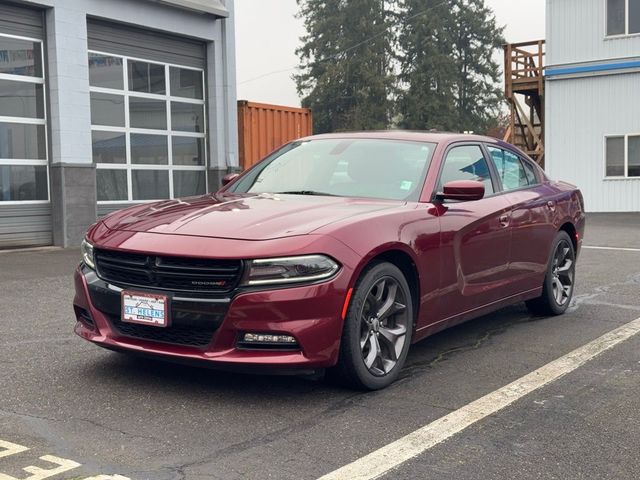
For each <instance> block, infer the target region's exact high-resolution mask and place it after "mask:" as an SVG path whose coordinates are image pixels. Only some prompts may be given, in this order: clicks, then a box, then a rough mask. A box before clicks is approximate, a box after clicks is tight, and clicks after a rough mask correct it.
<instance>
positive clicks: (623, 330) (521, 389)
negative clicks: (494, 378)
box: [319, 318, 640, 480]
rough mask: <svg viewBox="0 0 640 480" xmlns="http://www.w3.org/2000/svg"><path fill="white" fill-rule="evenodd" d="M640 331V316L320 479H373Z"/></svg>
mask: <svg viewBox="0 0 640 480" xmlns="http://www.w3.org/2000/svg"><path fill="white" fill-rule="evenodd" d="M638 333H640V318H637V319H635V320H633V321H632V322H629V323H627V324H625V325H623V326H621V327H619V328H616V329H615V330H612V331H611V332H609V333H606V334H604V335H602V336H601V337H599V338H597V339H596V340H594V341H592V342H590V343H587V344H586V345H583V346H582V347H580V348H577V349H576V350H574V351H572V352H570V353H568V354H566V355H564V356H563V357H560V358H558V359H557V360H554V361H553V362H551V363H548V364H546V365H544V366H543V367H541V368H539V369H538V370H535V371H533V372H531V373H529V374H527V375H525V376H524V377H521V378H519V379H518V380H516V381H515V382H513V383H510V384H509V385H506V386H504V387H502V388H500V389H499V390H496V391H494V392H492V393H489V394H488V395H485V396H484V397H482V398H479V399H478V400H475V401H474V402H471V403H469V404H467V405H466V406H464V407H462V408H460V409H458V410H456V411H454V412H451V413H450V414H448V415H446V416H444V417H441V418H439V419H438V420H436V421H434V422H432V423H430V424H428V425H425V426H424V427H422V428H420V429H418V430H416V431H414V432H412V433H410V434H408V435H406V436H405V437H402V438H400V439H399V440H396V441H395V442H392V443H390V444H388V445H386V446H384V447H382V448H380V449H379V450H376V451H374V452H371V453H370V454H368V455H366V456H364V457H362V458H360V459H358V460H356V461H355V462H353V463H350V464H348V465H345V466H344V467H342V468H339V469H338V470H335V471H333V472H331V473H329V474H327V475H324V476H323V477H321V478H320V479H319V480H347V479H348V480H356V479H357V480H371V479H374V478H378V477H380V476H382V475H384V474H386V473H388V472H389V471H390V470H392V469H394V468H396V467H398V466H399V465H401V464H402V463H404V462H406V461H408V460H411V459H412V458H414V457H416V456H417V455H420V454H421V453H424V452H425V451H427V450H429V449H430V448H432V447H434V446H435V445H438V444H439V443H441V442H444V441H445V440H446V439H448V438H450V437H452V436H453V435H455V434H456V433H458V432H461V431H462V430H464V429H466V428H467V427H469V426H471V425H473V424H474V423H476V422H478V421H480V420H482V419H483V418H485V417H487V416H489V415H492V414H494V413H496V412H498V411H500V410H502V409H503V408H505V407H507V406H509V405H511V404H512V403H513V402H515V401H516V400H518V399H520V398H522V397H524V396H525V395H528V394H529V393H531V392H533V391H535V390H537V389H539V388H541V387H543V386H545V385H547V384H548V383H550V382H553V381H555V380H557V379H559V378H560V377H562V376H564V375H566V374H567V373H570V372H572V371H574V370H575V369H577V368H578V367H580V366H581V365H584V364H585V363H586V362H588V361H589V360H591V359H593V358H595V357H596V356H598V355H600V354H601V353H603V352H605V351H607V350H609V349H610V348H613V347H615V346H616V345H618V344H619V343H621V342H624V341H625V340H628V339H629V338H631V337H633V336H634V335H636V334H638Z"/></svg>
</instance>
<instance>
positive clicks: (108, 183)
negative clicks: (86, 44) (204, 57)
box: [89, 51, 207, 204]
mask: <svg viewBox="0 0 640 480" xmlns="http://www.w3.org/2000/svg"><path fill="white" fill-rule="evenodd" d="M89 81H90V85H91V87H90V92H91V124H92V126H91V130H92V144H93V161H94V163H95V164H96V176H97V190H98V203H100V204H109V203H125V202H142V201H151V200H162V199H167V198H178V197H186V196H192V195H202V194H204V193H206V191H207V180H206V164H207V158H206V142H207V136H206V118H205V113H206V108H205V89H204V71H203V70H201V69H195V68H191V67H182V66H179V65H169V64H165V63H158V62H152V61H147V60H144V59H138V58H129V57H125V56H122V55H113V54H110V53H102V52H95V51H92V52H89Z"/></svg>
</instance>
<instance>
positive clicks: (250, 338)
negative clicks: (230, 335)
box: [242, 333, 298, 345]
mask: <svg viewBox="0 0 640 480" xmlns="http://www.w3.org/2000/svg"><path fill="white" fill-rule="evenodd" d="M242 343H247V344H252V345H260V344H263V345H264V344H271V345H276V344H279V345H295V344H296V343H298V342H297V341H296V339H295V338H293V337H292V336H291V335H273V334H270V333H245V334H244V336H243V337H242Z"/></svg>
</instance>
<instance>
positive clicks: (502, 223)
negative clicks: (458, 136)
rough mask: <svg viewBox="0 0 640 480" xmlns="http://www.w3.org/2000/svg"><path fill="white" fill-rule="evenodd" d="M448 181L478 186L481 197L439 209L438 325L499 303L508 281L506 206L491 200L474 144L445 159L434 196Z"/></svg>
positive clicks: (447, 203) (497, 199) (490, 185)
mask: <svg viewBox="0 0 640 480" xmlns="http://www.w3.org/2000/svg"><path fill="white" fill-rule="evenodd" d="M454 180H475V181H480V182H483V183H484V185H485V197H484V198H483V199H482V200H477V201H471V202H452V201H445V202H443V203H442V204H441V205H440V206H439V208H440V216H439V219H440V230H441V236H440V237H441V239H440V242H441V248H440V252H441V254H440V306H441V315H440V316H441V319H442V320H446V319H448V318H450V317H452V316H455V315H459V314H463V313H467V312H471V311H473V310H475V309H477V308H479V307H482V306H484V305H488V304H490V303H493V302H495V301H498V300H500V299H502V298H504V287H505V284H506V283H507V282H508V280H509V273H508V268H509V255H510V246H511V229H510V226H509V222H510V211H511V204H510V203H509V201H508V200H507V199H506V198H505V196H504V195H494V193H495V191H496V186H494V183H493V181H492V176H491V170H490V168H489V164H488V162H487V159H486V158H485V156H484V153H483V150H482V148H481V147H480V145H477V144H464V145H459V146H454V147H452V148H450V149H449V151H448V152H447V153H446V154H445V159H444V162H443V166H442V168H441V172H440V180H439V183H438V188H439V191H441V188H442V186H443V185H444V184H445V183H447V182H451V181H454Z"/></svg>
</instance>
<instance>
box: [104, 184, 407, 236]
mask: <svg viewBox="0 0 640 480" xmlns="http://www.w3.org/2000/svg"><path fill="white" fill-rule="evenodd" d="M402 205H404V203H400V202H397V201H385V200H369V199H355V198H344V197H328V196H311V195H284V194H278V195H271V194H260V195H251V196H247V195H243V196H238V195H231V194H218V195H205V196H203V197H194V198H188V199H181V200H170V201H164V202H158V203H152V204H146V205H140V206H136V207H132V208H128V209H125V210H121V211H119V212H116V213H113V214H111V215H109V216H108V217H105V219H104V223H105V225H106V226H107V227H108V228H109V229H112V230H124V231H132V232H150V233H159V234H172V235H190V236H200V237H216V238H229V239H237V240H269V239H274V238H283V237H291V236H295V235H305V234H308V233H311V232H313V231H314V230H317V229H319V228H321V227H324V226H326V225H329V224H331V223H334V222H338V221H341V220H345V219H348V218H350V217H356V216H361V215H365V214H371V213H374V212H377V211H382V210H388V209H390V208H398V207H401V206H402Z"/></svg>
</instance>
